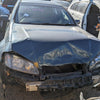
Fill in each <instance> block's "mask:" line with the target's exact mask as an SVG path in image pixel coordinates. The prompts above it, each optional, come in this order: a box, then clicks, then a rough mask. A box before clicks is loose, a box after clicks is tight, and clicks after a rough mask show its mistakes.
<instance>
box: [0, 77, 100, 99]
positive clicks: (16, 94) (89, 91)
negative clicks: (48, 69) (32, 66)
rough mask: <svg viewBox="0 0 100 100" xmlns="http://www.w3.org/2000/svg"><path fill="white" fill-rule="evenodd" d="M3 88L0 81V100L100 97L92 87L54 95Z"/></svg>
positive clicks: (99, 93)
mask: <svg viewBox="0 0 100 100" xmlns="http://www.w3.org/2000/svg"><path fill="white" fill-rule="evenodd" d="M3 87H4V86H3V85H2V81H1V79H0V100H80V99H79V94H80V92H83V94H84V97H85V99H87V98H90V97H95V96H97V97H98V96H100V91H99V90H96V89H93V88H92V85H91V86H86V87H83V88H80V89H75V90H71V91H70V92H69V93H67V92H66V91H58V92H52V93H48V92H45V93H40V92H26V91H25V89H24V88H23V87H21V86H18V85H17V86H16V85H13V86H11V85H7V86H6V88H5V89H3Z"/></svg>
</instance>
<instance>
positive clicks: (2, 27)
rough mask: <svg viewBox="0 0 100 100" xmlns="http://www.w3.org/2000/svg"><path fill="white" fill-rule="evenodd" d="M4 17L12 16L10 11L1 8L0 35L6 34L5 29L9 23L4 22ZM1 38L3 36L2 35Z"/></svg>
mask: <svg viewBox="0 0 100 100" xmlns="http://www.w3.org/2000/svg"><path fill="white" fill-rule="evenodd" d="M2 15H7V16H9V15H10V11H9V10H8V9H7V8H4V7H2V6H0V34H1V33H5V28H6V24H7V22H6V21H4V20H3V19H2V18H1V17H2ZM0 36H1V35H0Z"/></svg>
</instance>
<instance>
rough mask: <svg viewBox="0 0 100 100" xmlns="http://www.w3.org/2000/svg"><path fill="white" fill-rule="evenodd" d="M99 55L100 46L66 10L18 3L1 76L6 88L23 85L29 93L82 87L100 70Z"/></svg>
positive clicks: (0, 52) (0, 48)
mask: <svg viewBox="0 0 100 100" xmlns="http://www.w3.org/2000/svg"><path fill="white" fill-rule="evenodd" d="M2 19H3V20H7V16H5V15H2ZM99 55H100V41H99V40H98V39H97V38H95V37H94V36H92V35H91V34H89V33H87V32H86V31H84V30H82V29H81V28H80V27H78V26H77V25H76V23H75V22H74V20H73V18H72V17H71V16H70V14H69V13H68V12H67V11H66V10H65V9H64V8H63V7H62V6H60V5H58V4H56V3H54V2H51V1H36V2H34V0H21V1H20V0H19V1H18V2H17V3H16V5H15V7H14V9H13V11H12V14H11V16H10V18H9V22H8V26H7V28H6V33H5V37H4V39H3V40H2V41H1V42H0V65H1V66H0V68H1V69H0V71H1V72H0V74H1V77H2V82H3V83H4V84H6V83H7V82H15V83H20V84H21V85H23V86H25V87H26V90H27V91H38V90H39V91H52V90H57V89H60V90H61V89H62V90H63V89H65V90H66V89H67V88H68V89H69V88H79V87H83V86H85V85H89V84H91V83H92V74H93V73H96V74H98V72H99V71H100V70H98V69H99V68H100V66H99V63H100V59H99V58H100V56H99Z"/></svg>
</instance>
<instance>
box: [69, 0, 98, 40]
mask: <svg viewBox="0 0 100 100" xmlns="http://www.w3.org/2000/svg"><path fill="white" fill-rule="evenodd" d="M68 11H69V12H70V14H71V15H72V16H73V18H74V19H75V20H76V19H77V20H80V24H79V26H80V27H81V28H83V29H84V30H86V31H87V32H89V33H91V34H92V35H94V36H96V37H98V38H99V39H100V27H98V25H99V24H100V0H73V2H72V3H71V5H70V6H69V7H68ZM98 28H99V29H98Z"/></svg>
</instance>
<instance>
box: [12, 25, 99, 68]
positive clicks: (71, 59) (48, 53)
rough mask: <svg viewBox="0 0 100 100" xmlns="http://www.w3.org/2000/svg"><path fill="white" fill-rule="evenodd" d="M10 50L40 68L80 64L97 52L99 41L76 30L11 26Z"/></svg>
mask: <svg viewBox="0 0 100 100" xmlns="http://www.w3.org/2000/svg"><path fill="white" fill-rule="evenodd" d="M12 50H13V51H15V52H17V53H18V54H20V55H22V56H24V57H25V58H27V59H29V60H30V61H33V62H38V63H39V64H40V65H50V66H54V65H56V66H57V65H62V64H69V63H80V64H83V63H87V62H89V61H92V59H93V58H94V57H96V55H97V54H98V53H99V52H100V41H99V40H97V39H96V38H94V37H93V36H92V35H90V34H88V33H87V32H85V31H83V30H81V29H80V28H78V27H72V26H71V27H69V26H68V27H65V26H60V27H59V26H41V25H40V26H39V25H38V26H37V27H36V25H35V26H31V25H30V26H27V25H26V26H25V25H24V26H22V27H20V26H17V25H15V27H14V29H13V36H12Z"/></svg>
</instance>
